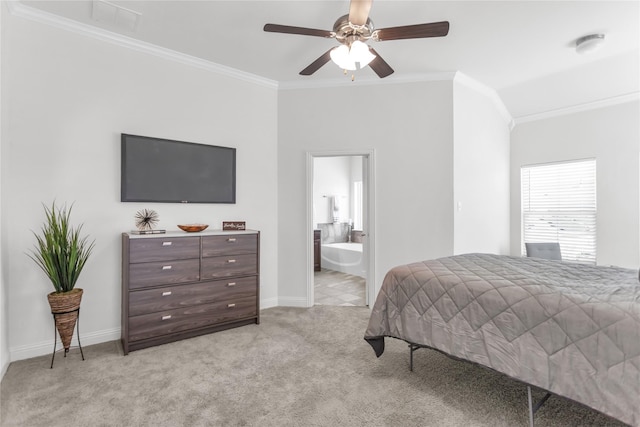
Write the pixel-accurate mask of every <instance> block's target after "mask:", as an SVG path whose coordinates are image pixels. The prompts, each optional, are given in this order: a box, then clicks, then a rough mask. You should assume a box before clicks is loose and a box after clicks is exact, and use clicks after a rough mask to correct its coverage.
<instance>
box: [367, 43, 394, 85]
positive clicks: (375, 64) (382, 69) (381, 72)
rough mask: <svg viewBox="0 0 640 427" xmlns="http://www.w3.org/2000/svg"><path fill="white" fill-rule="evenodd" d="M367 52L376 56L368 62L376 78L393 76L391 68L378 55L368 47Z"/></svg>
mask: <svg viewBox="0 0 640 427" xmlns="http://www.w3.org/2000/svg"><path fill="white" fill-rule="evenodd" d="M369 50H370V51H371V53H373V54H374V55H375V56H376V57H375V58H373V60H372V61H371V62H369V67H371V69H372V70H373V71H374V72H375V73H376V74H377V75H378V77H380V78H381V79H383V78H385V77H387V76H388V75H390V74H393V68H391V67H390V66H389V64H387V63H386V62H385V60H384V59H382V57H381V56H380V54H379V53H378V52H376V51H375V49H374V48H372V47H369Z"/></svg>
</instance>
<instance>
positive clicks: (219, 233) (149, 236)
mask: <svg viewBox="0 0 640 427" xmlns="http://www.w3.org/2000/svg"><path fill="white" fill-rule="evenodd" d="M122 234H123V235H127V236H129V238H130V239H154V238H155V239H158V238H163V237H164V238H167V237H171V238H174V237H198V236H224V235H227V234H258V231H257V230H233V231H226V230H204V231H197V232H192V233H188V232H186V231H182V230H170V231H167V232H166V233H157V234H135V233H132V232H129V233H122Z"/></svg>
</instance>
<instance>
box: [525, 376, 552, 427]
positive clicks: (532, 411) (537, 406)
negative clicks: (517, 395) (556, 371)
mask: <svg viewBox="0 0 640 427" xmlns="http://www.w3.org/2000/svg"><path fill="white" fill-rule="evenodd" d="M550 397H551V393H547V394H545V395H544V397H543V398H542V399H540V401H539V402H537V403H536V404H535V405H534V404H533V398H532V397H531V386H530V385H528V386H527V398H528V399H527V400H528V401H529V427H533V416H534V415H535V413H536V412H538V409H540V408H541V407H542V405H544V403H545V402H546V401H547V399H549V398H550Z"/></svg>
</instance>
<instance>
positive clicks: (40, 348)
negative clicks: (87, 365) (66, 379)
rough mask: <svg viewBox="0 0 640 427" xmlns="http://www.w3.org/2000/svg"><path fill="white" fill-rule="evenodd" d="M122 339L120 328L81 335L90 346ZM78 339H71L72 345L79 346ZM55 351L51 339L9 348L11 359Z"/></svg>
mask: <svg viewBox="0 0 640 427" xmlns="http://www.w3.org/2000/svg"><path fill="white" fill-rule="evenodd" d="M118 339H120V328H114V329H107V330H103V331H97V332H90V333H86V334H85V333H83V334H82V336H81V340H82V341H81V342H82V346H83V347H85V346H88V345H93V344H100V343H103V342H107V341H114V340H118ZM77 345H78V339H77V337H76V336H74V337H73V339H72V340H71V346H77ZM61 348H63V347H62V343H61V342H60V340H58V342H57V344H56V350H60V349H61ZM52 352H53V343H52V342H51V341H42V342H39V343H35V344H28V345H23V346H18V347H12V348H11V349H10V350H9V353H10V354H11V361H12V362H15V361H16V360H23V359H30V358H32V357H38V356H44V355H46V354H51V353H52Z"/></svg>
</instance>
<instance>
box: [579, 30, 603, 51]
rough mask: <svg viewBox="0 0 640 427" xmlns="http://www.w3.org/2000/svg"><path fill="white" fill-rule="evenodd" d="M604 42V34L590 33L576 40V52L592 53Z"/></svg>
mask: <svg viewBox="0 0 640 427" xmlns="http://www.w3.org/2000/svg"><path fill="white" fill-rule="evenodd" d="M603 44H604V34H589V35H586V36H584V37H580V38H579V39H578V40H576V52H577V53H579V54H585V53H591V52H593V51H595V50H597V49H599V48H600V47H601V46H602V45H603Z"/></svg>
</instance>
